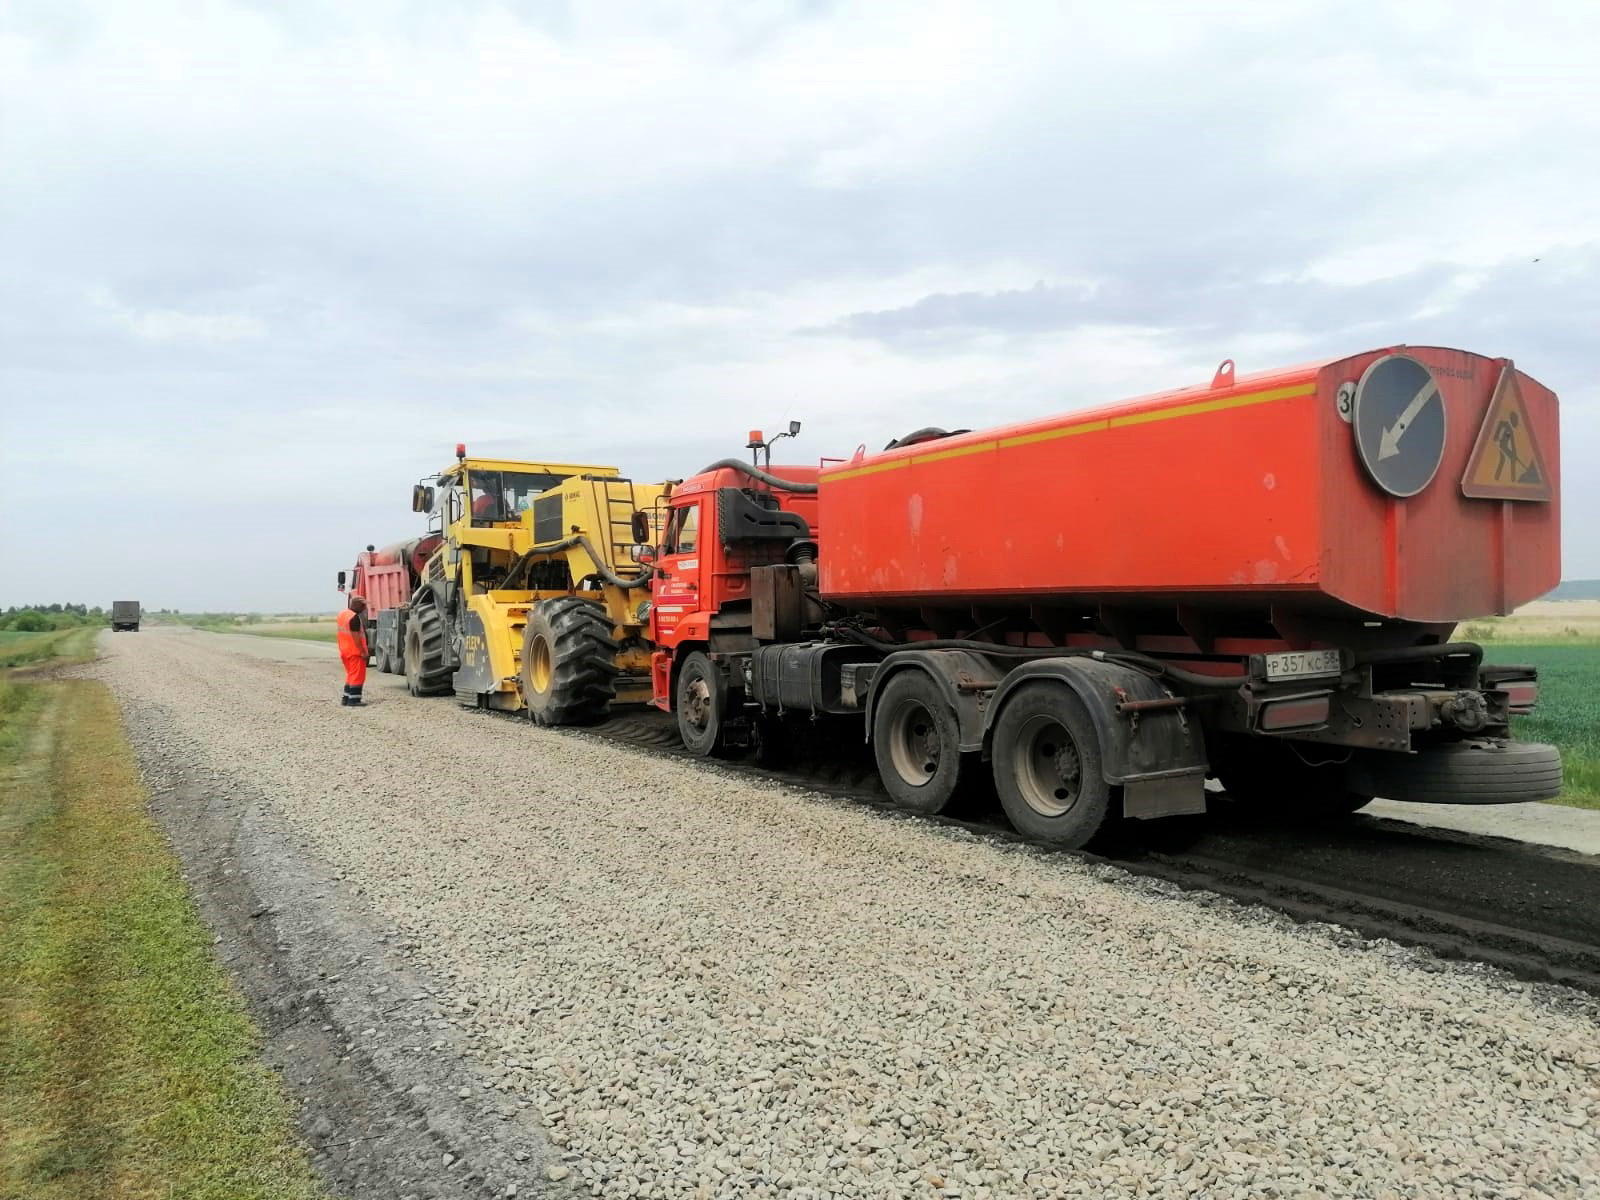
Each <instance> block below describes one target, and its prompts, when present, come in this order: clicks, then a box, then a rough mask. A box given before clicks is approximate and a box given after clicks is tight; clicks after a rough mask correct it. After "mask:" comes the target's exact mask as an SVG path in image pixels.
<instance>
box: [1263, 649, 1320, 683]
mask: <svg viewBox="0 0 1600 1200" xmlns="http://www.w3.org/2000/svg"><path fill="white" fill-rule="evenodd" d="M1263 657H1265V658H1266V660H1267V678H1268V679H1305V678H1308V677H1310V676H1313V675H1337V674H1339V652H1338V651H1337V650H1286V651H1285V652H1284V653H1282V654H1267V655H1264V656H1263Z"/></svg>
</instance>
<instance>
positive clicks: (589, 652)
mask: <svg viewBox="0 0 1600 1200" xmlns="http://www.w3.org/2000/svg"><path fill="white" fill-rule="evenodd" d="M616 694H617V643H616V642H615V641H614V640H613V639H612V637H611V622H610V621H609V620H608V619H607V618H606V615H605V613H603V612H602V611H601V610H600V609H599V607H598V606H596V605H594V604H591V603H589V601H587V600H580V599H578V597H576V596H560V597H558V598H556V599H554V600H541V601H539V603H538V604H537V605H535V606H534V609H533V612H531V613H530V614H528V624H527V626H526V627H525V628H524V629H523V631H522V699H523V703H525V704H526V705H527V706H528V719H529V720H530V721H534V722H536V723H537V724H540V725H592V724H594V723H595V722H596V721H601V720H604V719H605V715H606V709H607V708H609V707H610V705H611V701H612V699H613V698H614V697H615V696H616Z"/></svg>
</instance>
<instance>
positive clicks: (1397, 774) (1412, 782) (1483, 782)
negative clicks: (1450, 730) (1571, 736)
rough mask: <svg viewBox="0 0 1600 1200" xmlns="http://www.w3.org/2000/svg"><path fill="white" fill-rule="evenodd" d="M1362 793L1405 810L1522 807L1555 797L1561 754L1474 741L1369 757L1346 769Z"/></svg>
mask: <svg viewBox="0 0 1600 1200" xmlns="http://www.w3.org/2000/svg"><path fill="white" fill-rule="evenodd" d="M1351 771H1352V774H1353V775H1355V776H1356V778H1357V779H1359V780H1360V781H1361V785H1362V788H1363V790H1365V789H1367V788H1370V789H1371V790H1372V791H1373V792H1374V793H1375V794H1377V795H1379V796H1386V797H1388V798H1389V799H1391V800H1401V801H1404V802H1406V803H1408V804H1526V803H1528V802H1529V801H1532V800H1553V799H1555V797H1557V796H1559V795H1560V794H1561V784H1562V772H1561V752H1560V751H1559V750H1557V749H1556V748H1555V747H1554V746H1549V745H1545V744H1544V743H1543V742H1513V741H1506V740H1501V739H1498V738H1475V739H1473V740H1472V741H1467V742H1455V743H1452V744H1450V745H1444V746H1430V747H1426V748H1424V749H1421V750H1419V751H1417V753H1415V754H1394V753H1388V754H1386V753H1382V752H1379V751H1374V752H1372V753H1370V754H1366V755H1363V756H1361V757H1360V758H1359V759H1358V760H1357V761H1356V763H1355V764H1354V765H1353V766H1352V768H1351Z"/></svg>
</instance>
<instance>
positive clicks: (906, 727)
mask: <svg viewBox="0 0 1600 1200" xmlns="http://www.w3.org/2000/svg"><path fill="white" fill-rule="evenodd" d="M872 754H873V757H874V758H875V759H876V760H877V763H878V774H879V775H880V776H881V777H882V779H883V786H884V789H885V790H886V791H887V792H888V793H889V799H890V800H892V801H894V805H895V807H896V808H903V809H905V810H906V811H907V812H915V813H922V814H924V815H925V816H933V815H935V814H937V813H942V812H943V811H944V810H945V809H946V808H948V807H949V805H950V801H951V800H953V799H954V798H955V796H956V793H957V791H958V790H959V789H960V787H961V774H962V770H961V769H962V766H963V756H962V753H961V731H960V728H959V727H958V726H957V724H956V715H955V713H953V712H951V711H950V703H949V701H948V700H946V699H945V696H944V693H943V692H942V691H940V690H939V685H938V684H936V683H935V682H934V681H933V680H932V679H930V678H928V676H927V675H926V674H925V673H923V672H922V671H920V670H908V671H902V672H900V674H898V675H896V676H895V677H894V678H892V679H891V680H889V682H888V683H887V684H885V685H884V688H883V692H882V694H881V695H879V696H878V698H877V700H876V701H875V702H874V704H873V711H872Z"/></svg>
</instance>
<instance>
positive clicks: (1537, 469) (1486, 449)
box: [1461, 359, 1550, 500]
mask: <svg viewBox="0 0 1600 1200" xmlns="http://www.w3.org/2000/svg"><path fill="white" fill-rule="evenodd" d="M1461 494H1462V495H1463V496H1475V497H1477V498H1478V499H1481V500H1548V499H1550V474H1549V472H1548V471H1546V470H1545V466H1544V457H1543V455H1541V454H1540V453H1539V443H1538V442H1537V441H1536V440H1535V439H1534V436H1533V423H1532V422H1531V421H1529V420H1528V408H1527V406H1526V405H1525V404H1523V402H1522V392H1521V390H1520V389H1519V388H1518V387H1517V372H1516V369H1515V368H1514V367H1513V366H1512V365H1511V361H1510V360H1509V359H1507V360H1506V365H1505V367H1504V368H1503V369H1502V370H1501V372H1500V381H1499V382H1498V383H1496V384H1495V386H1494V395H1493V396H1491V397H1490V398H1489V411H1488V412H1487V413H1485V414H1484V418H1483V428H1482V429H1480V430H1478V440H1477V441H1476V442H1474V443H1473V444H1472V457H1471V458H1469V459H1467V470H1466V473H1465V474H1464V475H1462V476H1461Z"/></svg>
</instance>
